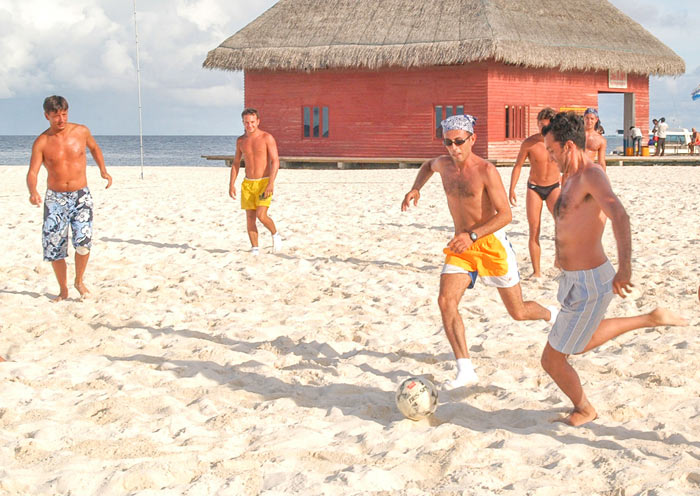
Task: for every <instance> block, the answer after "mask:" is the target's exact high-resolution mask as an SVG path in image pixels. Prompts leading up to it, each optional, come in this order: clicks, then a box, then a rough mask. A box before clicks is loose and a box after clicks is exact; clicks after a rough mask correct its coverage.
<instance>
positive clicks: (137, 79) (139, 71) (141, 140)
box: [134, 0, 143, 179]
mask: <svg viewBox="0 0 700 496" xmlns="http://www.w3.org/2000/svg"><path fill="white" fill-rule="evenodd" d="M134 35H135V37H136V83H137V86H138V90H139V144H140V147H141V148H140V149H141V179H143V124H142V122H141V67H140V66H139V31H138V28H137V27H136V0H134Z"/></svg>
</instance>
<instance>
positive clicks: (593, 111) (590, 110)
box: [583, 107, 600, 119]
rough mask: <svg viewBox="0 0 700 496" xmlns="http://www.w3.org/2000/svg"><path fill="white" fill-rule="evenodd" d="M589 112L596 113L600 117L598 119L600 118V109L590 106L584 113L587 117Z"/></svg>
mask: <svg viewBox="0 0 700 496" xmlns="http://www.w3.org/2000/svg"><path fill="white" fill-rule="evenodd" d="M588 114H593V115H595V116H596V117H598V119H600V116H599V115H598V111H597V110H596V109H594V108H593V107H588V108H587V109H586V111H585V112H584V113H583V116H584V117H585V116H587V115H588Z"/></svg>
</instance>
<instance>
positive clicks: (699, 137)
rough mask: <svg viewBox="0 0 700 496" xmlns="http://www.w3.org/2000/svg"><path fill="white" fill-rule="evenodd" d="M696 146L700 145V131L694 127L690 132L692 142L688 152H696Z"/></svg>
mask: <svg viewBox="0 0 700 496" xmlns="http://www.w3.org/2000/svg"><path fill="white" fill-rule="evenodd" d="M695 147H700V132H698V131H697V130H696V129H695V128H693V130H692V131H691V133H690V143H688V152H689V153H690V154H691V155H692V154H694V153H695Z"/></svg>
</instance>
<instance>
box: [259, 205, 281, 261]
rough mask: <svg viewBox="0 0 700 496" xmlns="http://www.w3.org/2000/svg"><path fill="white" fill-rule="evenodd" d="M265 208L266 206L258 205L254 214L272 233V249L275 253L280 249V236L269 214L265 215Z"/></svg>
mask: <svg viewBox="0 0 700 496" xmlns="http://www.w3.org/2000/svg"><path fill="white" fill-rule="evenodd" d="M267 209H268V207H258V209H257V211H256V215H257V217H258V219H260V222H262V224H263V225H264V226H265V227H266V228H267V230H268V231H270V233H271V234H272V251H273V252H275V253H276V252H279V251H280V250H281V249H282V237H281V236H280V233H278V232H277V227H276V226H275V223H274V222H273V221H272V219H271V218H270V216H268V215H267Z"/></svg>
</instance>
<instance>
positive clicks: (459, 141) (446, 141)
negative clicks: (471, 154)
mask: <svg viewBox="0 0 700 496" xmlns="http://www.w3.org/2000/svg"><path fill="white" fill-rule="evenodd" d="M467 141H469V138H464V139H462V138H455V139H453V140H451V139H449V138H445V139H444V140H442V143H443V144H444V145H445V146H452V144H453V143H454V144H455V145H457V146H462V145H463V144H464V143H466V142H467Z"/></svg>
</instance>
